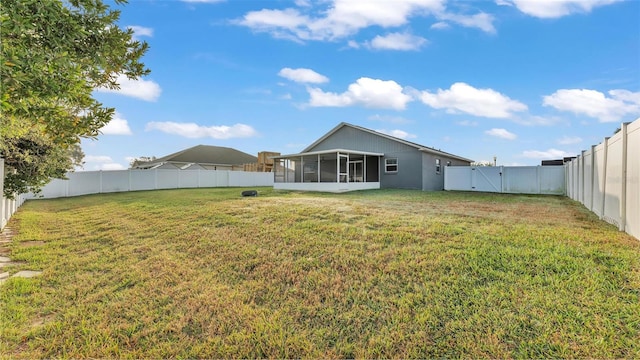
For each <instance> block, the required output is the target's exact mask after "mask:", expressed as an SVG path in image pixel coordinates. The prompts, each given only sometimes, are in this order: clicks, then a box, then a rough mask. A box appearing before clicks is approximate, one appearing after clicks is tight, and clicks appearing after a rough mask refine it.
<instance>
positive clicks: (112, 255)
mask: <svg viewBox="0 0 640 360" xmlns="http://www.w3.org/2000/svg"><path fill="white" fill-rule="evenodd" d="M241 191H242V189H195V190H170V191H154V192H135V193H120V194H109V195H92V196H83V197H77V198H69V199H58V200H39V201H29V202H27V203H26V204H25V206H23V207H22V208H21V209H20V211H19V212H18V213H17V214H16V215H15V216H14V218H12V220H11V223H10V224H9V226H11V227H13V228H14V229H15V230H17V232H18V234H17V235H16V236H15V238H14V241H13V244H12V253H11V257H12V258H13V259H14V260H19V261H24V262H25V263H24V264H19V265H16V266H14V267H12V268H10V269H9V270H10V271H11V272H15V271H18V270H21V269H33V270H42V271H43V274H42V276H40V277H37V278H32V279H18V278H11V279H9V280H8V281H7V282H6V283H5V284H4V285H1V286H0V340H1V345H2V349H3V350H2V353H3V355H4V356H7V357H12V358H57V357H64V358H69V357H73V358H79V357H82V358H86V357H96V358H170V357H181V358H352V357H358V358H434V357H438V358H441V357H466V358H477V357H489V358H513V357H516V358H577V357H578V358H586V357H588V358H640V256H639V253H640V242H638V241H637V240H636V239H634V238H632V237H630V236H628V235H626V234H624V233H621V232H618V231H617V230H616V229H615V228H613V227H612V226H610V225H608V224H606V223H604V222H601V221H599V220H598V219H597V218H596V217H595V216H594V215H593V214H591V213H589V212H588V211H587V210H585V209H584V208H583V207H581V206H580V205H579V204H577V203H575V202H573V201H571V200H569V199H567V198H563V197H553V196H520V195H497V194H476V193H449V192H435V193H429V192H420V191H402V190H380V191H365V192H356V193H349V194H340V195H333V194H312V193H295V192H274V191H273V190H271V189H260V196H259V197H256V198H241V197H240V196H239V195H240V192H241ZM26 242H30V243H29V244H31V245H34V244H37V245H34V246H21V244H22V243H26ZM35 242H43V243H35Z"/></svg>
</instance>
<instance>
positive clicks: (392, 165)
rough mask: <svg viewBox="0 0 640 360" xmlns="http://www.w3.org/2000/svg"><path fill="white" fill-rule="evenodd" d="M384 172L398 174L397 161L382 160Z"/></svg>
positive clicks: (394, 159)
mask: <svg viewBox="0 0 640 360" xmlns="http://www.w3.org/2000/svg"><path fill="white" fill-rule="evenodd" d="M384 172H386V173H397V172H398V159H397V158H393V159H384Z"/></svg>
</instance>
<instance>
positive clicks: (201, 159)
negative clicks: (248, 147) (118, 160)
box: [138, 145, 258, 167]
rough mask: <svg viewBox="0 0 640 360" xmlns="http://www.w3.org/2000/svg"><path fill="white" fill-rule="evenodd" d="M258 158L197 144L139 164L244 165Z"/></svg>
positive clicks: (224, 148)
mask: <svg viewBox="0 0 640 360" xmlns="http://www.w3.org/2000/svg"><path fill="white" fill-rule="evenodd" d="M257 161H258V158H257V157H255V156H253V155H249V154H247V153H244V152H242V151H239V150H236V149H232V148H229V147H222V146H213V145H197V146H194V147H190V148H188V149H185V150H182V151H178V152H176V153H173V154H170V155H167V156H163V157H161V158H158V159H155V160H153V161H151V162H147V163H141V164H138V166H144V167H148V166H149V165H150V164H157V163H167V162H168V163H185V164H188V163H196V164H205V165H242V164H248V163H255V162H257Z"/></svg>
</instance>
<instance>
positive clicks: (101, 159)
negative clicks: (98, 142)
mask: <svg viewBox="0 0 640 360" xmlns="http://www.w3.org/2000/svg"><path fill="white" fill-rule="evenodd" d="M84 161H85V162H91V163H112V162H113V159H111V156H107V155H86V156H85V157H84Z"/></svg>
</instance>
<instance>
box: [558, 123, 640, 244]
mask: <svg viewBox="0 0 640 360" xmlns="http://www.w3.org/2000/svg"><path fill="white" fill-rule="evenodd" d="M565 170H566V182H567V185H566V186H567V196H569V197H570V198H572V199H573V200H576V201H579V202H581V203H582V204H583V205H584V206H585V207H586V208H588V209H589V210H591V211H592V212H594V213H595V214H596V215H598V216H599V217H600V218H601V219H603V220H605V221H607V222H609V223H611V224H614V225H616V226H617V227H618V229H620V231H625V232H627V233H628V234H630V235H632V236H634V237H635V238H637V239H640V118H639V119H637V120H636V121H634V122H632V123H624V124H622V126H621V127H620V131H618V132H617V133H616V134H615V135H613V136H611V137H607V138H605V139H604V141H603V142H602V143H600V144H598V145H593V146H592V147H591V149H589V150H584V151H582V153H581V154H580V155H578V156H577V157H576V158H575V159H573V160H572V161H571V162H568V163H567V164H565Z"/></svg>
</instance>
